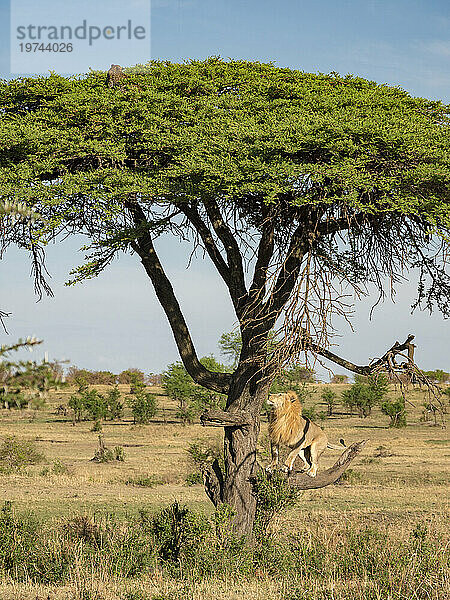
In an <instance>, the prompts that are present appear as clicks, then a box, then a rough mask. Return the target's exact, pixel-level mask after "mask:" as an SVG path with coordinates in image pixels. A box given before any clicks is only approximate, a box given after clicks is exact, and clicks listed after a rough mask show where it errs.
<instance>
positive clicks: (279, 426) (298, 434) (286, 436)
mask: <svg viewBox="0 0 450 600" xmlns="http://www.w3.org/2000/svg"><path fill="white" fill-rule="evenodd" d="M267 403H268V404H269V406H271V408H272V410H271V412H270V414H269V438H270V448H271V453H272V462H271V463H270V465H269V466H268V467H267V470H269V471H270V470H271V469H272V468H273V467H276V466H277V465H278V463H279V448H280V444H285V445H286V446H288V447H289V448H291V452H290V453H289V455H288V457H287V459H286V462H285V466H284V470H286V471H287V472H290V471H292V467H293V465H294V461H295V459H296V458H297V456H298V457H300V458H301V459H302V461H303V463H304V467H305V468H307V470H306V473H307V474H308V475H309V476H310V477H315V476H316V475H317V467H318V462H319V458H320V456H321V454H322V453H323V451H324V450H325V449H326V448H332V449H334V450H338V449H340V448H341V447H342V446H343V447H344V448H346V447H347V446H346V445H345V443H344V440H343V439H341V440H339V442H340V444H341V445H340V446H337V445H334V444H330V443H328V438H327V436H326V434H325V432H324V431H323V429H321V428H320V427H319V426H318V425H316V424H315V423H313V422H312V421H311V420H310V419H308V418H307V417H302V405H301V403H300V400H299V398H298V396H297V394H296V393H295V392H293V391H289V392H284V393H282V394H271V395H270V396H269V399H268V401H267Z"/></svg>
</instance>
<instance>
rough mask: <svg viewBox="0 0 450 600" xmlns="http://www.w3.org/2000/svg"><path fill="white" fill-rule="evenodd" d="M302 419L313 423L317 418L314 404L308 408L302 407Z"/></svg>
mask: <svg viewBox="0 0 450 600" xmlns="http://www.w3.org/2000/svg"><path fill="white" fill-rule="evenodd" d="M302 417H305V419H309V420H310V421H314V420H315V419H316V418H317V406H316V405H315V404H312V405H311V406H308V407H306V406H303V405H302Z"/></svg>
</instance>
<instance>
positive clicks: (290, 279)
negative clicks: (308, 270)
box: [266, 223, 308, 323]
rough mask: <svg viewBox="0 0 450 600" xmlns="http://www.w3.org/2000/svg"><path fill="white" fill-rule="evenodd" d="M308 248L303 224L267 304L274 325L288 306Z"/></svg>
mask: <svg viewBox="0 0 450 600" xmlns="http://www.w3.org/2000/svg"><path fill="white" fill-rule="evenodd" d="M307 247H308V241H307V240H306V239H305V227H304V224H303V223H302V224H301V225H299V226H298V227H297V229H296V230H295V231H294V234H293V235H292V238H291V243H290V244H289V249H288V252H287V255H286V260H285V262H284V264H283V265H282V267H281V270H280V273H279V274H278V278H277V281H276V283H275V286H274V288H273V292H272V294H271V297H270V298H269V299H268V300H267V302H266V309H268V311H269V313H270V319H271V322H272V323H275V321H276V320H277V318H278V315H279V312H280V310H281V309H282V308H283V306H284V305H285V304H286V302H287V301H288V299H289V296H290V295H291V292H292V290H293V289H294V286H295V283H296V281H297V278H298V275H299V272H300V268H301V264H302V259H303V256H304V255H305V252H306V250H307Z"/></svg>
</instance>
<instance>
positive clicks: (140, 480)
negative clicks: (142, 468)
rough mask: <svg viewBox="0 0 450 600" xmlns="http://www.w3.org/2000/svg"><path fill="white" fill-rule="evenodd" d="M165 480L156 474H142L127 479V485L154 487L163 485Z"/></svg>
mask: <svg viewBox="0 0 450 600" xmlns="http://www.w3.org/2000/svg"><path fill="white" fill-rule="evenodd" d="M162 483H163V481H162V480H161V479H160V478H159V477H157V476H156V475H141V476H139V477H130V479H127V480H126V481H125V485H135V486H138V487H147V488H153V487H155V486H157V485H162Z"/></svg>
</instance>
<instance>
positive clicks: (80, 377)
mask: <svg viewBox="0 0 450 600" xmlns="http://www.w3.org/2000/svg"><path fill="white" fill-rule="evenodd" d="M66 382H67V383H68V384H70V385H76V386H77V387H80V386H83V385H89V384H91V383H92V371H88V369H79V368H78V367H76V366H75V365H71V366H70V367H69V369H68V370H67V374H66Z"/></svg>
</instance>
